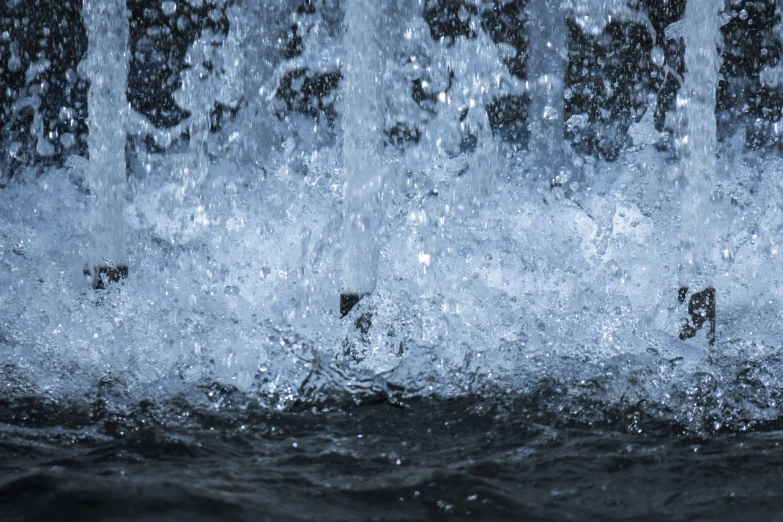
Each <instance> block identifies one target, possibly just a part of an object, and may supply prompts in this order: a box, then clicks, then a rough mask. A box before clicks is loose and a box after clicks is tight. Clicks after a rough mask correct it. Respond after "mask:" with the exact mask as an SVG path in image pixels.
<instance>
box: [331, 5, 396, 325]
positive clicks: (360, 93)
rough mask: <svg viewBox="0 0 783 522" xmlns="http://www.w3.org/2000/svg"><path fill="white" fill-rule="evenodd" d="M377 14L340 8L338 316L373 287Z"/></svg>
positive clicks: (378, 147) (371, 9)
mask: <svg viewBox="0 0 783 522" xmlns="http://www.w3.org/2000/svg"><path fill="white" fill-rule="evenodd" d="M379 11H380V6H379V5H377V4H376V3H375V2H362V1H361V0H353V1H349V2H348V3H347V4H346V6H345V22H344V30H345V37H344V41H345V47H346V52H345V58H346V62H345V69H344V73H343V81H344V88H343V93H344V94H343V96H344V106H343V119H342V127H343V154H342V156H343V170H344V178H345V181H344V184H343V187H344V188H343V202H344V206H345V210H344V215H345V217H344V220H345V225H344V234H343V262H342V270H343V281H344V282H343V285H344V286H343V289H342V293H341V296H340V315H342V316H345V315H347V314H348V312H350V310H351V309H352V308H353V307H354V305H356V303H358V301H359V300H360V299H361V298H362V297H363V296H365V295H367V294H370V293H372V291H373V290H375V286H376V282H377V273H376V272H377V270H378V247H377V245H376V244H375V243H376V233H377V230H378V228H379V226H380V221H381V218H382V216H381V214H382V212H383V207H382V199H381V187H382V185H383V183H384V175H385V173H386V172H387V169H386V168H385V166H384V164H383V163H384V159H383V156H384V154H383V141H382V131H383V125H384V117H383V114H384V109H385V107H384V106H383V104H384V92H383V89H382V86H381V81H382V80H381V78H382V77H383V70H382V63H383V60H382V57H381V52H380V49H379V47H378V44H377V42H376V41H375V38H376V34H377V32H378V31H377V28H378V24H379V23H380V12H379Z"/></svg>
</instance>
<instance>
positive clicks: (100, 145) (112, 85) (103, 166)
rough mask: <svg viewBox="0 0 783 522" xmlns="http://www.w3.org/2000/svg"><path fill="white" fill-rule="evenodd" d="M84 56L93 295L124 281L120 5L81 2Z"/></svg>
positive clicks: (125, 35) (124, 58) (123, 15)
mask: <svg viewBox="0 0 783 522" xmlns="http://www.w3.org/2000/svg"><path fill="white" fill-rule="evenodd" d="M82 13H83V17H84V25H85V27H86V29H87V39H88V41H89V51H88V54H87V59H86V60H85V61H83V62H82V64H81V66H82V67H83V72H85V73H86V75H87V77H88V78H89V79H90V89H89V92H88V96H87V100H88V101H87V103H88V112H89V116H88V118H87V125H88V127H89V130H90V132H89V137H88V138H87V143H88V147H89V155H90V160H89V167H88V176H87V177H88V186H89V190H90V198H91V203H92V216H91V222H90V230H91V232H92V235H93V241H94V244H93V246H92V248H91V251H90V252H89V253H88V255H87V258H88V261H87V268H86V269H85V271H86V272H88V273H89V275H90V276H91V278H92V286H93V288H95V289H99V288H103V287H104V286H105V285H106V284H108V283H109V282H117V281H119V280H120V279H122V278H124V277H127V275H128V266H127V245H126V225H125V198H126V165H125V140H126V127H125V125H126V124H125V122H126V119H127V111H128V101H127V97H126V89H127V85H128V52H129V51H128V45H129V44H128V39H129V26H128V10H127V8H126V5H125V0H86V1H85V3H84V6H83V10H82Z"/></svg>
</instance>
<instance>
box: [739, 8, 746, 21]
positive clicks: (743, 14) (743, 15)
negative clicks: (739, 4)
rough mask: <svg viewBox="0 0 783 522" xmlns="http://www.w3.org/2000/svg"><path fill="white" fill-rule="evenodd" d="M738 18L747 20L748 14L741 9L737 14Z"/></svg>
mask: <svg viewBox="0 0 783 522" xmlns="http://www.w3.org/2000/svg"><path fill="white" fill-rule="evenodd" d="M739 17H740V19H741V20H747V19H748V12H747V11H746V10H745V9H743V10H742V11H740V12H739Z"/></svg>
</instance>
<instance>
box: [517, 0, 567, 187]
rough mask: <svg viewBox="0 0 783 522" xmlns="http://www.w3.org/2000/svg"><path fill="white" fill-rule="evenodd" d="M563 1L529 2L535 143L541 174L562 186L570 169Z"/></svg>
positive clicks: (529, 71)
mask: <svg viewBox="0 0 783 522" xmlns="http://www.w3.org/2000/svg"><path fill="white" fill-rule="evenodd" d="M561 4H562V2H559V1H551V0H539V1H532V2H530V3H529V4H528V26H527V31H528V35H529V43H528V46H529V47H528V49H529V54H528V56H529V57H528V63H527V77H528V84H529V89H530V98H531V104H530V110H529V118H530V121H531V126H532V130H531V134H530V135H531V143H530V150H531V151H533V152H534V154H535V155H536V156H537V157H536V159H535V162H536V165H537V167H538V169H539V177H540V178H541V179H542V180H544V181H545V182H546V183H548V184H552V185H554V184H557V185H560V186H562V185H563V184H564V183H565V181H567V180H564V179H563V178H564V177H565V176H566V175H567V173H568V172H569V171H568V169H567V168H566V164H567V159H568V158H567V155H566V151H565V150H564V145H565V141H564V140H563V138H562V137H563V117H564V114H565V108H564V103H563V102H564V99H563V85H564V81H565V64H566V62H567V56H564V55H563V53H566V54H567V47H566V40H567V38H566V31H567V29H566V23H565V18H564V16H563V13H562V6H561Z"/></svg>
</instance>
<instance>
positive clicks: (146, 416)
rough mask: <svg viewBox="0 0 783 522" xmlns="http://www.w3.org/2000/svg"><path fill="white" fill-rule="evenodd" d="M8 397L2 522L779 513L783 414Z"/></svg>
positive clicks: (0, 447)
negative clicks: (723, 428)
mask: <svg viewBox="0 0 783 522" xmlns="http://www.w3.org/2000/svg"><path fill="white" fill-rule="evenodd" d="M0 402H2V404H0V419H2V421H3V424H2V425H0V520H2V521H9V522H11V521H71V520H73V521H103V520H111V521H122V520H152V521H157V520H160V521H163V520H166V521H170V520H182V521H218V520H227V521H245V520H247V521H256V520H319V521H320V520H334V521H348V520H390V521H392V520H394V521H402V520H697V519H698V520H739V519H744V520H783V496H781V492H783V447H781V442H783V431H778V430H776V429H775V428H774V427H770V428H769V429H766V430H764V431H756V432H749V433H718V434H708V435H694V434H693V433H690V434H687V433H685V432H683V431H682V429H681V427H678V426H675V425H671V424H665V423H661V422H658V423H656V422H655V421H654V419H653V420H650V421H649V422H647V423H646V424H645V425H644V426H643V427H644V429H641V431H642V433H638V431H639V430H636V432H635V433H631V431H629V430H628V429H627V426H626V427H623V426H624V424H623V422H622V419H621V417H622V416H619V417H617V419H619V421H620V422H618V423H617V424H616V425H615V426H614V427H613V426H612V424H611V423H603V424H602V425H595V426H590V425H589V424H583V425H578V423H567V422H559V421H558V418H557V416H553V415H551V414H546V415H544V414H541V412H540V411H536V410H535V408H531V404H530V403H526V404H521V403H518V402H514V401H498V400H493V401H488V400H485V399H477V398H470V399H459V400H423V399H420V400H414V401H410V402H406V403H396V404H392V403H390V402H384V401H378V403H376V404H366V405H360V406H357V405H355V404H353V405H350V406H348V405H343V406H339V405H333V406H331V407H329V408H323V407H322V406H319V407H318V408H315V407H301V408H298V411H288V412H274V411H270V410H269V409H263V408H260V407H253V406H252V405H247V404H241V405H233V406H232V405H231V404H228V406H227V405H226V404H223V403H221V407H214V408H210V407H203V406H199V407H194V406H193V405H192V404H189V403H187V402H186V401H184V400H183V401H180V402H178V401H176V400H174V401H169V402H168V403H166V404H165V405H164V404H157V403H154V402H151V401H145V402H142V403H139V404H137V405H136V406H135V407H134V408H133V409H130V410H128V409H126V410H119V409H118V410H116V411H109V410H107V409H106V405H105V403H101V402H93V403H92V404H91V405H90V406H89V407H86V406H84V405H81V406H80V405H79V404H62V403H54V402H52V401H50V400H45V399H40V398H38V399H36V398H35V397H32V398H31V397H28V398H24V399H19V398H18V399H14V400H13V401H8V400H6V401H4V402H3V401H0ZM85 404H86V403H85ZM639 426H642V425H641V424H637V427H639Z"/></svg>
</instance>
